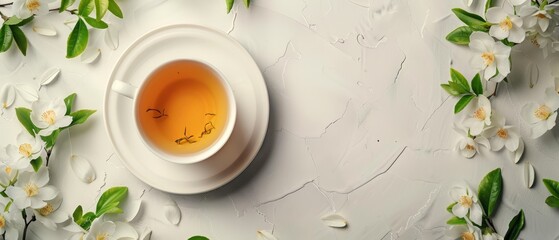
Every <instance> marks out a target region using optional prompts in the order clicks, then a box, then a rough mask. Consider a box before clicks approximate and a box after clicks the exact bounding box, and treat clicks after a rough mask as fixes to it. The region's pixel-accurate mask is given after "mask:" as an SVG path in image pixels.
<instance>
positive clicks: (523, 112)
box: [520, 102, 541, 124]
mask: <svg viewBox="0 0 559 240" xmlns="http://www.w3.org/2000/svg"><path fill="white" fill-rule="evenodd" d="M538 107H539V105H538V104H536V103H533V102H531V103H527V104H526V105H524V106H522V109H520V116H521V117H522V119H524V121H526V122H527V123H530V124H534V123H537V122H540V121H541V120H540V119H538V118H537V117H536V115H534V112H535V111H536V109H538Z"/></svg>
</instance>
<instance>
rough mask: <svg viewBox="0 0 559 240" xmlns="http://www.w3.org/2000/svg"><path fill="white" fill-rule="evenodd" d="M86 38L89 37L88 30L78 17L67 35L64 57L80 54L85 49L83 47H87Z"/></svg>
mask: <svg viewBox="0 0 559 240" xmlns="http://www.w3.org/2000/svg"><path fill="white" fill-rule="evenodd" d="M86 1H87V0H86ZM88 38H89V32H88V31H87V26H86V25H85V23H84V22H83V20H82V19H81V18H80V19H78V22H77V23H76V26H75V27H74V29H73V30H72V32H71V33H70V36H68V46H67V48H66V57H67V58H74V57H77V56H79V55H80V54H82V53H83V51H85V48H86V47H87V41H88Z"/></svg>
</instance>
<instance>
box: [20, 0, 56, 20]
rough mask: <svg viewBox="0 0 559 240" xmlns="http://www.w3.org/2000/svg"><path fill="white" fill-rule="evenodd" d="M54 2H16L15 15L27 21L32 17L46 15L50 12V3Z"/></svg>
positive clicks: (35, 0) (45, 0)
mask: <svg viewBox="0 0 559 240" xmlns="http://www.w3.org/2000/svg"><path fill="white" fill-rule="evenodd" d="M51 2H54V0H15V1H14V5H13V9H14V15H16V16H17V17H18V18H20V19H26V18H28V17H31V16H32V15H38V16H41V15H45V14H47V13H48V12H49V3H51Z"/></svg>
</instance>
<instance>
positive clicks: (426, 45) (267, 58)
mask: <svg viewBox="0 0 559 240" xmlns="http://www.w3.org/2000/svg"><path fill="white" fill-rule="evenodd" d="M237 1H239V3H238V4H237V5H236V6H235V7H234V9H233V11H232V12H231V14H229V15H227V14H225V9H224V8H225V3H224V1H222V0H214V1H203V0H168V1H166V0H124V1H119V3H120V4H121V7H122V9H123V11H124V14H125V19H124V20H118V19H116V18H115V19H110V21H111V22H112V23H114V24H115V27H118V28H120V46H119V48H118V49H117V50H116V51H112V50H110V49H108V48H107V47H106V46H105V45H104V41H103V36H104V32H102V31H92V32H91V36H90V37H91V42H90V46H92V47H99V48H101V50H102V56H101V58H100V59H99V60H98V61H97V62H95V63H93V64H89V65H88V64H83V63H80V62H79V61H76V60H67V59H65V58H64V55H65V47H66V45H65V43H66V37H67V36H68V34H69V32H70V30H71V29H70V28H68V27H67V26H65V25H64V24H63V23H62V22H63V21H64V20H66V19H68V18H69V17H70V16H69V15H66V14H62V15H58V14H52V15H49V16H46V17H40V18H37V19H36V21H45V22H48V23H50V24H52V25H53V26H55V28H56V29H57V30H58V36H56V37H44V36H40V35H37V34H35V33H34V32H33V31H32V30H31V27H26V28H25V29H24V31H25V32H26V34H27V35H28V37H29V38H30V49H29V51H28V56H27V57H22V56H20V54H19V53H18V52H16V49H15V48H12V49H11V50H10V51H9V52H8V53H7V54H2V55H0V84H2V85H3V84H6V83H31V84H34V86H36V87H38V86H39V82H38V81H37V80H34V78H36V77H38V76H39V75H40V74H42V73H43V72H44V71H45V70H46V69H48V68H51V67H59V68H61V69H62V74H61V76H60V78H59V79H58V80H57V81H56V82H55V83H53V84H51V85H49V86H47V87H43V88H42V89H41V90H40V95H41V96H42V97H61V96H66V95H67V94H69V93H72V92H76V93H77V94H78V98H77V102H76V104H77V108H93V109H98V110H99V112H98V113H97V114H96V115H95V116H94V117H93V118H92V119H91V120H90V121H89V122H88V123H86V124H85V125H82V126H79V127H75V128H72V130H71V132H70V133H69V132H65V133H64V134H62V136H61V138H60V139H59V142H58V145H57V149H56V151H55V153H54V155H53V158H52V160H51V167H50V169H51V179H52V184H54V185H56V186H57V187H59V188H60V189H61V191H62V194H63V195H64V199H65V200H64V203H63V206H62V208H63V210H65V211H67V212H68V213H71V212H72V211H73V210H74V208H75V207H76V206H77V205H78V204H82V205H83V206H84V208H86V209H92V208H93V207H94V203H95V200H96V198H97V197H98V195H99V192H102V191H103V190H104V189H107V188H109V187H111V186H115V185H127V186H128V187H129V188H130V197H131V198H141V199H142V200H143V206H142V210H141V213H140V214H141V215H139V216H138V218H137V219H136V220H135V221H134V222H133V224H134V226H135V227H136V228H137V229H138V230H139V231H140V232H141V231H142V230H143V229H144V228H145V227H146V226H149V227H150V228H151V229H153V231H154V232H153V235H152V239H155V240H159V239H186V238H187V237H190V236H192V235H197V234H203V235H206V236H208V237H210V239H212V240H216V239H222V240H230V239H233V240H236V239H243V240H244V239H255V236H256V231H257V230H267V231H269V232H273V234H274V235H275V236H276V237H277V238H278V239H294V240H297V239H439V238H444V231H445V222H446V220H447V219H448V218H449V217H450V214H448V213H447V212H446V210H445V208H446V206H447V205H448V204H449V203H450V201H451V200H450V198H449V196H448V193H447V192H448V189H449V188H450V187H452V186H453V185H454V184H457V183H463V182H464V181H465V182H466V183H468V184H470V185H471V186H472V187H474V188H477V184H478V183H479V181H480V180H481V178H482V177H483V176H484V175H485V174H486V173H487V172H489V171H490V170H493V169H494V168H497V167H501V168H502V170H503V177H504V185H505V192H504V196H503V204H502V205H501V207H500V208H499V211H498V214H497V216H496V221H495V223H496V227H497V229H498V230H499V232H500V233H502V234H504V233H505V231H506V229H507V227H508V221H509V220H510V219H511V218H512V216H514V215H516V213H517V211H518V210H519V209H520V208H522V209H524V210H525V212H526V224H527V225H526V228H525V230H524V231H523V233H522V235H521V237H522V238H524V239H556V238H557V237H558V236H559V229H558V228H557V222H558V220H559V212H558V211H556V210H553V209H550V208H549V207H547V206H546V205H545V203H544V200H545V197H547V195H548V194H547V192H546V190H545V187H544V186H543V184H541V179H542V178H543V177H546V178H555V179H559V171H558V170H557V168H558V167H559V162H558V161H559V144H558V138H559V130H558V129H559V128H556V129H555V130H553V131H552V132H550V133H548V134H546V135H545V136H544V137H542V138H540V139H537V140H531V139H527V138H525V141H526V148H527V150H526V154H525V157H524V159H523V162H530V163H532V164H533V165H534V167H535V169H536V175H537V176H536V177H537V180H536V181H537V183H536V185H535V187H534V188H533V189H531V190H529V189H527V188H526V187H524V184H523V175H522V174H523V165H522V163H523V162H521V164H519V165H515V164H514V163H513V162H512V161H511V157H510V156H509V155H508V154H507V153H506V152H498V153H492V152H489V151H487V150H485V151H482V153H481V154H479V155H477V156H476V157H475V158H474V159H470V160H468V159H464V158H462V157H460V156H459V155H458V154H457V153H456V152H455V151H454V150H453V148H454V143H455V142H456V140H457V139H458V135H457V134H456V133H454V131H453V130H452V123H453V121H454V119H455V117H454V116H453V114H452V110H453V106H454V103H455V102H456V99H454V98H452V97H448V95H447V94H446V93H445V92H443V91H442V90H441V89H440V87H439V84H440V83H443V82H446V81H447V80H448V78H449V74H448V72H449V67H450V66H451V64H452V65H453V66H454V67H455V68H457V69H459V70H460V71H462V72H464V73H465V75H466V76H467V77H468V78H470V77H471V76H473V74H474V73H473V72H472V71H470V70H468V69H469V68H468V61H469V58H470V57H471V55H470V54H469V52H468V51H467V49H465V48H460V47H457V46H453V45H451V44H449V43H447V42H446V41H445V40H444V37H445V35H446V34H447V33H448V32H450V31H451V30H452V29H454V28H455V27H457V26H459V25H461V24H460V23H459V21H458V20H457V19H456V18H455V17H453V16H451V15H450V14H451V11H450V9H451V8H453V7H463V3H462V1H459V0H451V1H449V0H444V1H443V0H283V1H278V0H254V1H253V5H252V6H251V8H250V10H246V9H245V8H244V7H242V6H241V4H240V2H241V1H240V0H237ZM479 5H481V3H479ZM478 8H479V7H478ZM176 23H191V24H200V25H205V26H209V27H212V28H216V29H219V30H222V31H224V32H228V33H229V34H230V35H231V36H233V37H234V38H236V39H237V40H239V41H240V42H241V43H242V45H243V46H245V47H246V48H247V49H248V51H249V52H250V53H251V54H252V56H253V57H254V58H255V60H256V62H257V63H258V65H259V67H260V69H261V70H262V72H263V74H264V77H265V79H266V82H267V84H268V89H269V92H270V98H271V99H270V101H271V122H270V128H269V129H270V130H269V132H268V135H267V137H266V141H265V144H264V147H263V150H262V151H261V153H260V154H259V157H258V158H257V159H256V160H255V161H254V162H253V163H252V164H251V165H250V166H249V168H248V169H247V170H246V171H245V172H244V173H243V174H242V175H241V176H240V177H238V178H237V179H236V180H234V181H233V182H232V183H231V184H228V185H226V186H225V187H222V188H220V189H218V190H216V191H213V192H210V193H206V194H200V195H195V196H178V195H169V194H166V193H163V192H160V191H158V190H155V189H152V188H151V187H149V186H147V185H145V184H143V183H142V182H141V181H140V180H138V179H136V178H135V177H134V176H133V175H132V174H131V173H129V172H128V170H127V169H126V168H125V167H124V166H123V164H122V163H121V162H120V159H118V157H117V156H116V155H114V154H113V148H112V146H111V145H110V141H109V139H108V136H107V134H106V132H105V129H104V125H103V121H102V117H103V116H102V111H101V110H102V104H103V103H102V102H103V93H104V89H105V87H106V82H107V81H108V77H109V74H110V72H111V70H112V67H113V65H114V64H115V62H116V61H117V59H118V57H119V56H120V55H121V54H122V52H123V51H124V50H125V49H126V48H127V47H128V46H129V45H130V44H131V43H132V42H133V41H134V40H135V39H137V38H138V37H139V36H141V35H143V34H145V33H146V32H148V31H150V30H152V29H156V28H158V27H160V26H165V25H169V24H176ZM516 50H517V51H515V52H514V53H513V55H514V57H515V58H514V59H515V63H514V66H513V67H514V70H513V74H512V75H511V77H510V82H511V83H510V84H508V85H507V84H504V85H503V87H502V88H501V89H500V91H499V95H498V97H497V98H496V99H495V100H494V101H493V107H494V108H495V109H496V111H499V112H501V113H503V114H504V115H505V116H506V117H507V122H508V123H511V124H513V125H515V126H519V127H521V133H522V135H523V136H527V135H528V131H527V129H526V127H527V126H526V125H525V124H524V123H522V122H521V121H520V118H519V111H520V107H521V106H522V105H523V104H524V103H526V102H528V101H539V100H540V99H542V98H543V97H542V95H543V92H544V89H545V88H546V87H549V86H552V84H553V83H552V81H551V77H550V76H549V74H548V71H547V67H546V66H543V65H542V68H541V69H540V70H541V74H540V76H541V78H540V80H539V83H538V85H536V87H535V88H533V89H530V88H529V87H528V79H527V77H526V72H527V66H526V63H527V62H530V61H536V60H538V61H540V60H541V58H542V57H541V54H540V53H539V51H538V50H537V49H534V48H532V47H531V46H521V47H518V48H516ZM521 51H523V52H521ZM527 52H537V54H526V53H527ZM29 105H30V104H29V103H26V102H24V101H22V100H21V98H19V99H18V100H17V102H16V104H15V106H29ZM19 129H20V128H19V123H18V122H17V119H15V116H14V111H13V108H12V109H11V110H9V111H8V112H7V113H6V114H4V115H3V116H2V118H1V119H0V134H1V136H2V137H1V139H0V144H1V145H5V144H8V143H12V142H13V141H14V140H15V136H16V134H17V133H18V132H19ZM71 154H77V155H80V156H83V157H85V158H87V159H89V160H90V161H91V162H92V164H93V165H94V168H95V170H96V172H97V176H98V178H97V180H96V181H95V182H93V183H92V184H89V185H86V184H84V183H82V182H80V181H79V180H78V179H77V178H76V177H75V176H74V174H73V172H72V170H71V169H70V167H69V157H70V155H71ZM168 198H172V199H174V200H175V201H176V202H177V203H178V204H179V206H180V208H181V210H182V216H183V219H182V221H181V223H180V225H179V226H178V227H177V226H171V225H168V224H165V223H164V222H165V221H164V220H163V218H164V217H163V213H162V212H161V210H160V209H161V205H160V204H161V202H162V201H164V200H166V199H168ZM333 212H337V213H339V214H341V215H342V216H344V217H345V218H346V219H347V220H348V222H349V227H348V228H347V229H341V230H340V229H331V228H328V227H326V226H325V225H323V224H322V222H321V220H320V217H321V216H323V215H325V214H328V213H333ZM36 225H37V224H33V225H32V226H34V227H32V228H31V231H32V234H31V235H32V237H31V239H61V237H62V236H66V234H65V233H63V232H56V233H55V232H50V231H48V230H45V229H39V228H38V227H37V226H36Z"/></svg>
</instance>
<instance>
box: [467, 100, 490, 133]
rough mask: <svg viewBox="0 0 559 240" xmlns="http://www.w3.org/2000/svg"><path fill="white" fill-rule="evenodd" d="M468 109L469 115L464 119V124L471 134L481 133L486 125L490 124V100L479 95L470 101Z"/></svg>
mask: <svg viewBox="0 0 559 240" xmlns="http://www.w3.org/2000/svg"><path fill="white" fill-rule="evenodd" d="M470 106H473V108H472V107H469V108H468V110H470V112H471V113H470V115H469V116H468V118H466V119H465V120H464V126H465V127H468V128H469V130H470V132H469V133H470V134H471V135H472V136H478V135H480V134H481V132H482V131H483V129H484V128H485V127H486V126H489V125H491V102H489V99H487V97H485V96H483V95H481V96H479V97H477V98H475V99H474V100H473V101H472V103H470Z"/></svg>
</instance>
